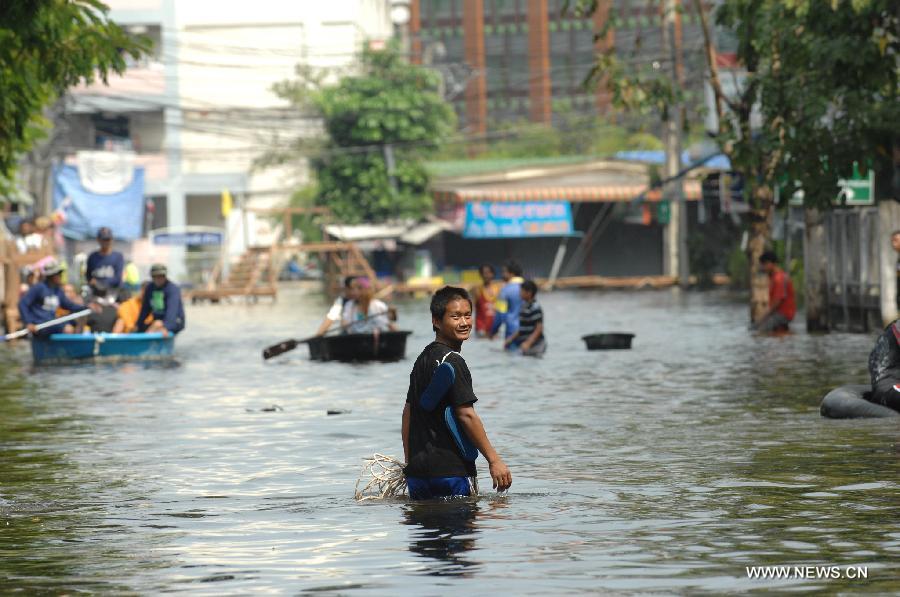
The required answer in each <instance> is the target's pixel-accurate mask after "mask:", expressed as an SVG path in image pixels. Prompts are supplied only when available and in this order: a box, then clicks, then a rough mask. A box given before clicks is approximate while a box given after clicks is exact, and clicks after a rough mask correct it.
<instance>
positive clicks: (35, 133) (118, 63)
mask: <svg viewBox="0 0 900 597" xmlns="http://www.w3.org/2000/svg"><path fill="white" fill-rule="evenodd" d="M108 11H109V8H108V7H107V6H106V5H105V4H103V3H102V2H99V1H97V0H4V1H3V2H0V194H3V193H7V192H10V191H11V190H12V187H13V178H14V175H15V172H16V166H17V164H18V161H19V159H20V158H21V156H22V155H23V154H24V153H26V152H28V151H29V150H30V149H31V148H32V147H33V146H34V144H35V143H36V142H37V141H38V140H39V139H40V138H41V137H42V136H43V135H44V131H45V129H46V127H47V125H48V123H47V121H46V120H45V119H44V117H43V114H42V113H43V110H44V109H45V108H46V107H47V106H49V105H50V104H52V103H53V102H54V101H55V100H56V98H57V97H59V95H60V94H62V93H63V92H64V91H65V90H66V89H67V88H69V87H71V86H73V85H76V84H78V83H82V82H83V83H91V82H93V81H95V80H97V79H99V80H101V81H103V82H104V83H106V82H107V76H108V74H109V73H110V72H115V73H122V72H124V71H125V66H126V62H125V61H126V55H131V56H133V57H135V58H136V57H138V56H140V55H141V54H142V53H143V52H145V51H146V50H147V49H149V45H148V42H147V40H145V39H133V38H131V37H130V36H129V35H128V34H127V33H126V32H125V31H124V30H123V29H122V28H121V27H119V26H118V25H116V24H115V23H113V22H112V21H110V20H109V18H108V17H107V13H108Z"/></svg>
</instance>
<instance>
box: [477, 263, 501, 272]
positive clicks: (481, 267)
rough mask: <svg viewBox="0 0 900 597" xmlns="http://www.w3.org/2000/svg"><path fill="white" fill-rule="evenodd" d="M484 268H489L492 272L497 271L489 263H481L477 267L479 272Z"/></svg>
mask: <svg viewBox="0 0 900 597" xmlns="http://www.w3.org/2000/svg"><path fill="white" fill-rule="evenodd" d="M484 270H490V272H491V273H492V274H496V273H497V270H495V269H494V266H493V265H491V264H490V263H482V264H481V266H479V268H478V271H479V272H483V271H484Z"/></svg>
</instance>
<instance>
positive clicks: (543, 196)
mask: <svg viewBox="0 0 900 597" xmlns="http://www.w3.org/2000/svg"><path fill="white" fill-rule="evenodd" d="M646 190H647V185H644V184H639V185H603V186H578V187H520V188H501V187H494V186H485V187H466V188H458V189H446V190H437V191H435V192H434V197H435V199H436V200H437V201H438V202H440V203H469V202H471V201H492V202H502V201H571V202H573V203H604V202H616V201H631V200H633V199H635V198H636V197H638V196H639V195H640V194H641V193H643V192H644V191H646ZM684 193H685V198H686V199H687V200H689V201H698V200H699V199H700V197H701V192H700V183H699V182H698V181H694V180H689V181H686V182H685V183H684ZM661 199H662V190H661V189H652V190H651V191H650V192H648V193H647V195H646V197H645V201H660V200H661Z"/></svg>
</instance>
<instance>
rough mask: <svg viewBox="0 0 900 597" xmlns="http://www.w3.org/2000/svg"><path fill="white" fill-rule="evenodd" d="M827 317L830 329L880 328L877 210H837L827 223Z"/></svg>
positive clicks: (867, 208) (869, 208)
mask: <svg viewBox="0 0 900 597" xmlns="http://www.w3.org/2000/svg"><path fill="white" fill-rule="evenodd" d="M825 238H826V247H827V249H826V250H827V251H828V270H827V272H828V284H827V289H828V294H827V297H826V300H827V303H828V317H829V321H830V322H831V328H832V329H835V330H839V331H846V332H868V331H870V330H873V329H880V328H881V299H880V297H881V277H880V270H879V247H880V243H879V238H878V209H877V208H874V207H866V208H853V209H837V210H833V211H832V212H830V213H829V214H828V215H827V216H826V219H825Z"/></svg>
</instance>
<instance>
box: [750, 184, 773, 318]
mask: <svg viewBox="0 0 900 597" xmlns="http://www.w3.org/2000/svg"><path fill="white" fill-rule="evenodd" d="M753 196H754V204H755V207H754V208H753V209H752V210H751V211H750V237H749V240H748V242H747V259H748V260H749V261H750V321H752V322H754V323H756V322H757V321H759V320H760V319H762V317H763V316H764V315H765V314H766V311H768V309H769V278H768V276H766V273H765V272H764V271H762V269H761V268H760V266H759V257H760V256H761V255H762V254H763V252H764V251H765V250H766V249H767V248H769V247H771V246H772V205H773V199H774V197H773V194H772V189H771V188H770V187H769V186H767V185H760V186H758V187H756V189H754V191H753Z"/></svg>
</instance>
